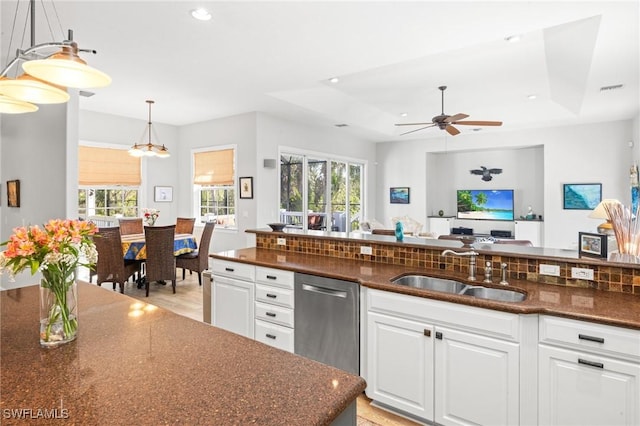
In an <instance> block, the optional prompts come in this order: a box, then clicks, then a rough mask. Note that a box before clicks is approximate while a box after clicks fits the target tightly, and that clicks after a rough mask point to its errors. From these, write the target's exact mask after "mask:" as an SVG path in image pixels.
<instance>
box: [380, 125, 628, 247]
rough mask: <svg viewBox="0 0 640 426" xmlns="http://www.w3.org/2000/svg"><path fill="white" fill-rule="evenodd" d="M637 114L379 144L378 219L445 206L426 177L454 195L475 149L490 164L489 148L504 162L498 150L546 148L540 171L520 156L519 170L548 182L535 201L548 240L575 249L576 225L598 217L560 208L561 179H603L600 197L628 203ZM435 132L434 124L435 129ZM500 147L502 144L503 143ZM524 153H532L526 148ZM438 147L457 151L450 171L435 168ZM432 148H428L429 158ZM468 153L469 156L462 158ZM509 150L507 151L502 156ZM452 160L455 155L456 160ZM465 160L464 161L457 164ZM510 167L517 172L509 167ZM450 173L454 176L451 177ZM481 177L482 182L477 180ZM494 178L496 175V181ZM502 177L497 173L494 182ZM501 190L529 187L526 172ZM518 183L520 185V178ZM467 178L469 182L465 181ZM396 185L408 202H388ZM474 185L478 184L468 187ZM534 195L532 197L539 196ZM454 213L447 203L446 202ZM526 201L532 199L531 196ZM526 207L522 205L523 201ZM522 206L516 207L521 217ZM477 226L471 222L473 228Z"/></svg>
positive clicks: (419, 215) (591, 226)
mask: <svg viewBox="0 0 640 426" xmlns="http://www.w3.org/2000/svg"><path fill="white" fill-rule="evenodd" d="M637 121H638V120H625V121H615V122H606V123H596V124H586V125H576V126H566V127H553V128H545V129H532V130H519V131H512V132H491V133H489V132H487V133H484V134H482V133H478V134H470V135H466V134H460V135H458V136H455V137H451V136H448V135H446V133H445V132H442V134H443V136H439V137H435V138H430V139H423V140H411V141H403V142H386V143H380V144H378V146H377V158H378V159H379V160H378V162H379V165H378V181H377V182H378V184H377V186H378V188H379V190H378V194H385V196H383V197H381V198H379V199H378V202H377V204H376V207H377V208H376V214H377V217H378V218H379V220H384V221H385V222H388V221H389V218H390V217H391V216H396V215H402V214H408V215H410V216H412V217H414V218H416V219H417V220H421V219H422V220H425V221H426V217H427V216H429V215H432V214H434V213H435V212H437V211H438V210H440V209H441V208H442V207H441V205H440V204H438V203H439V200H440V198H438V197H439V195H438V193H437V192H436V193H434V194H430V193H428V191H426V188H427V182H431V184H434V182H435V185H437V186H438V187H439V190H440V193H444V192H449V193H451V194H452V197H454V196H455V195H454V194H455V192H454V191H455V189H457V188H455V187H454V184H452V182H462V179H463V177H464V176H466V177H464V179H467V178H468V177H469V167H468V163H467V161H468V160H469V158H470V157H472V156H473V155H474V153H475V154H477V155H478V158H479V160H480V159H481V160H482V161H483V162H484V163H486V164H482V162H481V163H480V164H478V165H486V166H492V164H494V163H493V159H492V158H490V157H484V154H483V152H484V150H489V151H488V152H487V153H489V154H491V155H492V156H493V158H503V159H505V161H506V160H507V158H508V156H509V155H512V154H509V152H504V153H499V151H500V149H501V148H504V150H505V151H508V150H513V149H514V148H527V149H530V148H531V147H534V146H542V147H543V150H544V160H543V161H542V162H541V163H542V170H539V167H540V166H536V167H534V169H531V168H524V166H523V165H522V160H518V168H519V169H520V168H522V174H532V179H533V180H534V181H537V182H534V183H533V185H532V186H531V187H532V188H539V187H540V185H543V184H544V199H543V205H544V208H543V210H542V211H541V210H540V209H541V207H537V206H536V205H535V204H536V203H537V201H534V202H531V204H532V206H533V207H534V211H535V213H536V214H542V215H543V218H544V220H545V227H544V228H545V236H544V241H545V246H547V247H553V248H575V247H576V241H577V235H578V232H579V231H592V232H595V228H596V227H597V225H598V224H599V222H598V220H595V219H589V218H587V214H588V212H585V211H579V210H578V211H572V210H563V209H562V184H563V183H579V182H584V183H593V182H600V183H602V188H603V194H602V195H603V198H617V199H619V200H621V201H622V202H623V203H625V204H626V205H628V204H629V203H630V191H629V167H630V166H631V164H633V161H637V160H638V151H637V149H634V148H630V147H629V141H631V140H634V138H635V137H637V127H638V124H637ZM436 131H437V130H436ZM498 147H499V148H498ZM523 152H527V151H523ZM531 152H532V154H533V158H532V161H533V162H534V163H536V164H537V163H540V158H539V155H540V154H539V151H536V150H534V151H531ZM435 153H439V154H441V155H445V154H444V153H448V155H451V156H453V155H454V154H455V155H456V156H458V155H459V156H460V157H457V159H456V160H455V162H452V163H451V167H452V169H451V170H448V171H447V172H446V173H444V175H443V172H442V171H439V173H435V174H434V175H432V174H431V173H432V171H434V170H436V171H437V170H438V167H437V165H436V162H437V161H438V159H439V158H440V157H436V156H434V155H433V154H435ZM427 154H430V155H429V156H427ZM464 156H467V158H466V160H464V161H463V160H459V159H460V158H464ZM505 156H506V157H505ZM451 161H453V160H451ZM457 162H459V163H460V164H462V163H464V167H463V166H460V167H458V165H457V164H456V163H457ZM495 166H496V167H501V168H503V169H504V170H505V175H506V173H507V171H508V170H514V169H513V168H512V169H510V168H509V167H510V166H509V165H507V164H495ZM509 173H512V172H509ZM451 176H453V179H451ZM479 182H481V181H479ZM492 182H493V181H492ZM497 182H498V180H497V178H495V183H496V184H497ZM501 182H504V184H502V185H500V186H501V187H504V188H510V187H514V185H515V184H519V185H524V183H522V179H521V176H517V177H516V176H513V175H512V176H511V178H510V179H508V180H504V181H501ZM518 182H520V183H518ZM465 184H466V183H465ZM391 186H409V187H411V204H409V205H400V204H389V200H388V194H387V193H388V190H389V187H391ZM470 189H476V188H470ZM535 191H537V190H536V189H534V194H533V196H531V197H530V198H531V199H533V200H537V199H538V197H537V195H535V194H536V193H535ZM529 195H530V194H529V191H528V190H527V192H526V193H523V194H522V197H523V198H524V199H527V197H529ZM443 204H446V205H447V206H449V207H448V208H449V209H451V211H447V209H446V208H445V209H444V210H445V213H447V214H451V215H453V214H455V211H453V207H452V204H451V202H450V201H447V202H446V203H443ZM526 204H527V205H528V204H529V203H528V202H526ZM520 208H521V207H520ZM523 213H524V212H522V211H518V210H516V215H518V216H519V215H521V214H523ZM471 227H474V226H471Z"/></svg>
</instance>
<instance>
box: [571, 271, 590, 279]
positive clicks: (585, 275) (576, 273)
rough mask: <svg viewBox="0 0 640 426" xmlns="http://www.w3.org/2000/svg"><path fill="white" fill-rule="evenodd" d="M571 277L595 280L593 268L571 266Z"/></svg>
mask: <svg viewBox="0 0 640 426" xmlns="http://www.w3.org/2000/svg"><path fill="white" fill-rule="evenodd" d="M571 278H577V279H580V280H593V269H589V268H571Z"/></svg>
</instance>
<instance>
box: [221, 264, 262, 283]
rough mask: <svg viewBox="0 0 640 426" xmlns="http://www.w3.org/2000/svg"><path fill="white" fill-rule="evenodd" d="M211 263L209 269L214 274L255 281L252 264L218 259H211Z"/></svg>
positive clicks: (254, 269) (254, 268)
mask: <svg viewBox="0 0 640 426" xmlns="http://www.w3.org/2000/svg"><path fill="white" fill-rule="evenodd" d="M212 263H213V265H212V267H211V270H212V271H213V273H214V274H216V275H224V276H227V277H235V278H238V279H242V280H247V281H255V279H256V267H255V266H253V265H247V264H246V263H238V262H230V261H227V260H220V259H213V262H212Z"/></svg>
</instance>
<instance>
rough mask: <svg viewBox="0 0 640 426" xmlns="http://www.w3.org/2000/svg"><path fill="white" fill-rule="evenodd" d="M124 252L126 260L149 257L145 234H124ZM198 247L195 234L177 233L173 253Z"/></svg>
mask: <svg viewBox="0 0 640 426" xmlns="http://www.w3.org/2000/svg"><path fill="white" fill-rule="evenodd" d="M121 239H122V252H123V254H124V258H125V260H144V259H146V258H147V243H146V240H145V237H144V234H128V235H122V237H121ZM197 248H198V244H197V243H196V237H195V236H194V235H193V234H176V235H175V237H174V240H173V255H174V256H179V255H181V254H184V253H191V252H192V251H195V250H196V249H197Z"/></svg>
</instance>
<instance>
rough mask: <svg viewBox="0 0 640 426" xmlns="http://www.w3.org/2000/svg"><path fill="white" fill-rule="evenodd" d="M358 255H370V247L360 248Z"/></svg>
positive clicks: (371, 252)
mask: <svg viewBox="0 0 640 426" xmlns="http://www.w3.org/2000/svg"><path fill="white" fill-rule="evenodd" d="M360 254H368V255H372V254H373V250H371V246H360Z"/></svg>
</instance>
